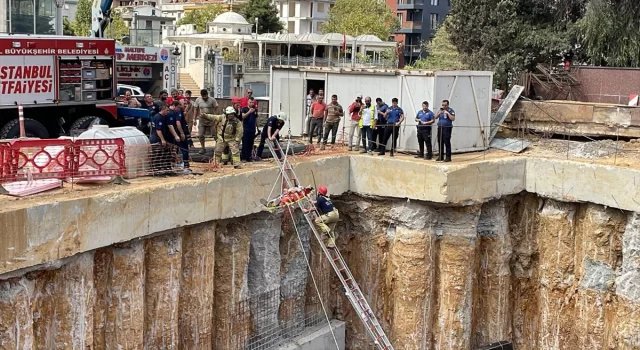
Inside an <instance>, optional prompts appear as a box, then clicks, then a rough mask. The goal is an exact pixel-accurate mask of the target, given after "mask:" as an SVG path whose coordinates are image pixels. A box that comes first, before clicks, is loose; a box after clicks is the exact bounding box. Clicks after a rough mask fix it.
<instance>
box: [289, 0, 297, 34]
mask: <svg viewBox="0 0 640 350" xmlns="http://www.w3.org/2000/svg"><path fill="white" fill-rule="evenodd" d="M295 16H296V3H295V2H293V1H289V17H295ZM291 33H293V32H291Z"/></svg>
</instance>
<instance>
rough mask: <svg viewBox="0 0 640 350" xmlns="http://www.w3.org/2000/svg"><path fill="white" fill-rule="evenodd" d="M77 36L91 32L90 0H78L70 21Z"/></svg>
mask: <svg viewBox="0 0 640 350" xmlns="http://www.w3.org/2000/svg"><path fill="white" fill-rule="evenodd" d="M71 27H72V28H73V32H74V34H75V35H77V36H88V35H89V34H90V32H91V0H78V5H77V7H76V18H75V20H74V21H73V23H71Z"/></svg>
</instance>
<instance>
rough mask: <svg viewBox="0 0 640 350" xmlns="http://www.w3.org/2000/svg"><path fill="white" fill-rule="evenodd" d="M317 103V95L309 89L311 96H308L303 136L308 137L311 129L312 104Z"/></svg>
mask: <svg viewBox="0 0 640 350" xmlns="http://www.w3.org/2000/svg"><path fill="white" fill-rule="evenodd" d="M314 102H316V94H315V91H314V90H313V89H309V94H308V95H307V113H306V116H305V118H304V126H303V127H302V129H303V130H302V134H303V135H307V133H308V131H309V128H310V127H311V126H310V124H311V104H312V103H314Z"/></svg>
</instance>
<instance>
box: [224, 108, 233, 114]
mask: <svg viewBox="0 0 640 350" xmlns="http://www.w3.org/2000/svg"><path fill="white" fill-rule="evenodd" d="M224 114H236V109H235V108H233V106H229V107H227V108H226V109H225V110H224Z"/></svg>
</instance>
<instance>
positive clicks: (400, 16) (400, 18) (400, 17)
mask: <svg viewBox="0 0 640 350" xmlns="http://www.w3.org/2000/svg"><path fill="white" fill-rule="evenodd" d="M398 20H399V21H400V23H402V13H398Z"/></svg>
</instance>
